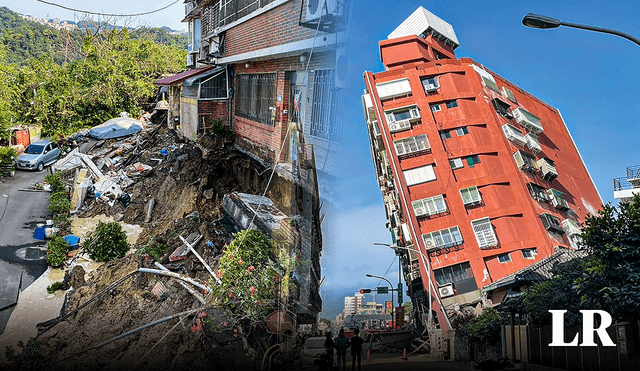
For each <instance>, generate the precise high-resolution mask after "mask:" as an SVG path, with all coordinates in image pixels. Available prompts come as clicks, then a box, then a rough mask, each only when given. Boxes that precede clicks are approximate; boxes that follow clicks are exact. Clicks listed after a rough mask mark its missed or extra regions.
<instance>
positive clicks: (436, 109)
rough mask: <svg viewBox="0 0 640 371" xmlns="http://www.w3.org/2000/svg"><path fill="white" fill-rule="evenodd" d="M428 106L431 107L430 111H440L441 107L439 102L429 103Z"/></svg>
mask: <svg viewBox="0 0 640 371" xmlns="http://www.w3.org/2000/svg"><path fill="white" fill-rule="evenodd" d="M429 108H431V112H438V111H442V108H441V107H440V105H439V104H430V105H429Z"/></svg>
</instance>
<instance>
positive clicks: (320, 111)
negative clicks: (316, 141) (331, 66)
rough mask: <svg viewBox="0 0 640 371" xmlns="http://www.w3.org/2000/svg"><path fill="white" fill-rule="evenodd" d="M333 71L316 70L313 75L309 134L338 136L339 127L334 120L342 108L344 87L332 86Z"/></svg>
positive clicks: (328, 138)
mask: <svg viewBox="0 0 640 371" xmlns="http://www.w3.org/2000/svg"><path fill="white" fill-rule="evenodd" d="M334 73H335V71H334V70H316V72H315V74H314V77H313V101H312V105H311V119H310V120H309V134H310V135H313V136H316V137H319V138H323V139H327V140H336V139H337V138H338V135H339V134H338V130H339V127H338V126H337V125H336V124H335V122H336V121H337V120H336V119H337V118H338V117H341V115H342V111H343V110H344V105H343V104H342V102H343V96H344V89H335V88H334V81H335V79H334Z"/></svg>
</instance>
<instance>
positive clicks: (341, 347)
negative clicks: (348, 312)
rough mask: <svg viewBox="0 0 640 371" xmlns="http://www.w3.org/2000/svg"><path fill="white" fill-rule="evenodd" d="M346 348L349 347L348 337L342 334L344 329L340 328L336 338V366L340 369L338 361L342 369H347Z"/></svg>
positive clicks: (345, 370)
mask: <svg viewBox="0 0 640 371" xmlns="http://www.w3.org/2000/svg"><path fill="white" fill-rule="evenodd" d="M347 348H349V339H348V338H347V337H346V336H345V334H344V329H343V328H341V329H340V333H339V334H338V337H337V338H336V354H337V355H338V367H337V369H338V370H339V369H340V362H342V371H347Z"/></svg>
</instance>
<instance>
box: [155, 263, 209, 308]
mask: <svg viewBox="0 0 640 371" xmlns="http://www.w3.org/2000/svg"><path fill="white" fill-rule="evenodd" d="M153 264H154V265H155V266H156V267H158V268H160V270H162V271H163V272H169V270H168V269H167V268H166V267H165V266H164V265H162V264H160V262H155V263H153ZM178 283H179V284H180V285H181V286H182V287H184V288H185V290H187V291H189V293H190V294H191V295H193V296H194V297H195V298H196V299H198V301H199V302H200V304H202V305H205V304H207V301H206V300H204V298H203V297H202V296H200V294H199V293H198V292H197V291H196V290H194V289H192V288H191V287H189V286H187V284H186V283H184V282H182V281H178Z"/></svg>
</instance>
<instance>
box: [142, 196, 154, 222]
mask: <svg viewBox="0 0 640 371" xmlns="http://www.w3.org/2000/svg"><path fill="white" fill-rule="evenodd" d="M155 202H156V199H155V198H152V199H150V200H149V203H148V204H147V216H146V218H144V222H145V223H149V222H150V221H151V212H152V211H153V205H154V204H155Z"/></svg>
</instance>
